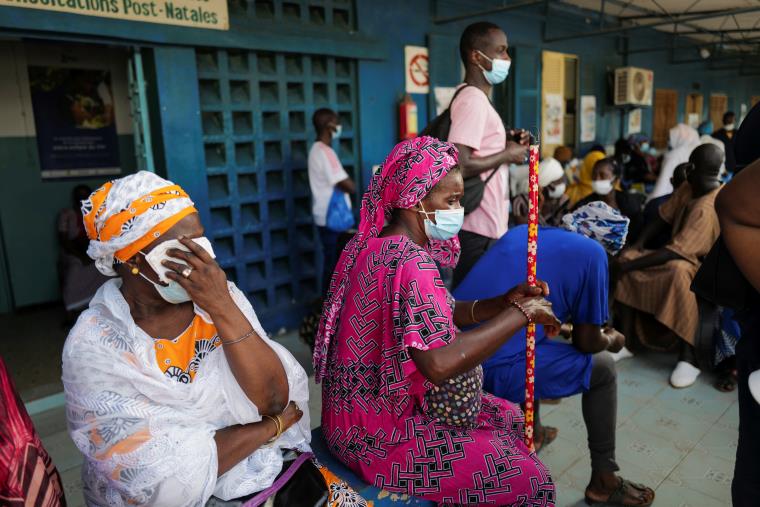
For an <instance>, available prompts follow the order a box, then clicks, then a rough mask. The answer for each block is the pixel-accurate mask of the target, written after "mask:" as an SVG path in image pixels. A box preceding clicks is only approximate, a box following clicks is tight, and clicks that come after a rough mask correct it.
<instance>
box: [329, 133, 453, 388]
mask: <svg viewBox="0 0 760 507" xmlns="http://www.w3.org/2000/svg"><path fill="white" fill-rule="evenodd" d="M458 160H459V152H458V151H457V149H456V148H455V147H454V145H453V144H451V143H447V142H444V141H439V140H438V139H435V138H433V137H416V138H414V139H410V140H408V141H403V142H401V143H399V144H397V145H396V146H395V147H394V148H393V150H392V151H391V153H390V155H388V158H386V159H385V162H384V163H383V165H382V167H381V168H380V170H378V172H377V173H376V174H375V175H374V176H373V177H372V180H371V181H370V183H369V188H367V192H366V193H365V194H364V198H363V199H362V209H361V220H360V222H359V231H358V232H357V233H356V235H355V236H354V237H353V238H352V239H351V241H349V242H348V245H346V248H345V249H344V250H343V253H342V254H341V256H340V260H339V261H338V264H337V266H336V267H335V273H334V274H333V277H332V281H331V282H330V290H329V291H328V293H327V299H326V301H325V305H324V308H323V311H322V320H321V321H320V323H319V330H318V332H317V337H316V343H315V347H314V372H315V379H316V381H317V382H320V381H321V380H322V376H323V375H324V373H325V368H326V361H327V352H328V350H329V348H330V340H331V339H332V337H333V336H334V335H335V333H336V332H337V331H338V327H337V324H338V315H339V314H340V310H341V308H342V307H343V302H344V299H345V294H346V289H347V287H348V284H349V282H350V279H349V273H350V272H351V269H353V267H354V263H355V262H356V258H357V257H358V256H359V253H360V252H361V251H362V250H364V248H365V247H366V246H367V241H368V240H370V239H372V238H376V237H378V236H379V235H380V232H381V231H382V230H383V227H384V225H385V220H386V219H389V218H390V216H391V212H392V210H393V209H395V208H399V209H409V208H411V207H412V206H414V205H415V204H417V203H418V202H420V201H421V200H422V199H423V198H424V197H425V196H427V195H428V194H429V193H430V191H431V190H432V189H433V187H434V186H435V185H436V184H437V183H438V182H439V181H441V179H443V177H444V176H446V175H447V174H448V173H449V171H450V170H451V168H452V167H454V166H456V165H457V162H458ZM441 243H447V244H446V245H443V244H441ZM428 251H429V252H431V254H432V255H434V258H436V259H438V260H440V261H443V262H444V263H446V264H449V265H451V264H456V260H457V258H458V252H459V241H458V240H457V239H456V238H454V239H453V240H450V241H447V242H437V244H434V243H431V244H429V245H428Z"/></svg>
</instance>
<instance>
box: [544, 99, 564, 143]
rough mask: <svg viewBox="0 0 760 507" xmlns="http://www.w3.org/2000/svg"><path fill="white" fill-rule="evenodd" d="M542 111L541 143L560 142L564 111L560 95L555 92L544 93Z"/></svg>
mask: <svg viewBox="0 0 760 507" xmlns="http://www.w3.org/2000/svg"><path fill="white" fill-rule="evenodd" d="M544 111H545V116H544V132H543V135H542V139H541V142H542V144H562V123H563V119H564V113H565V111H564V101H563V100H562V95H559V94H557V93H547V94H546V95H544Z"/></svg>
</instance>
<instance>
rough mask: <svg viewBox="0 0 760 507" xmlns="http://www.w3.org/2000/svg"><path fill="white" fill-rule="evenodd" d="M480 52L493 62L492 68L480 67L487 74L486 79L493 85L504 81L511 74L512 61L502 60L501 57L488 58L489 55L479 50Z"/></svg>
mask: <svg viewBox="0 0 760 507" xmlns="http://www.w3.org/2000/svg"><path fill="white" fill-rule="evenodd" d="M478 53H480V54H481V55H483V56H484V57H485V58H487V59H488V61H489V62H491V70H486V69H484V68H483V67H480V70H482V71H483V75H484V76H485V78H486V81H488V82H489V83H491V84H492V85H497V84H499V83H503V82H504V80H505V79H507V76H508V75H509V67H511V66H512V61H511V60H502V59H501V58H488V56H487V55H486V54H485V53H483V52H482V51H480V50H478Z"/></svg>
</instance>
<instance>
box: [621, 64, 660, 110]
mask: <svg viewBox="0 0 760 507" xmlns="http://www.w3.org/2000/svg"><path fill="white" fill-rule="evenodd" d="M653 85H654V72H652V71H651V70H648V69H640V68H638V67H622V68H620V69H615V105H616V106H627V105H634V106H651V105H652V87H653Z"/></svg>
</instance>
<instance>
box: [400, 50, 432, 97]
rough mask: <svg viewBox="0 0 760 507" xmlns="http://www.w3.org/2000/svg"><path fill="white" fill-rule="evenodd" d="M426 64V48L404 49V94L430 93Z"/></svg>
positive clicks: (428, 72)
mask: <svg viewBox="0 0 760 507" xmlns="http://www.w3.org/2000/svg"><path fill="white" fill-rule="evenodd" d="M428 62H429V60H428V49H427V48H426V47H422V46H405V47H404V63H405V64H404V69H405V71H406V93H428V92H429V91H430V71H429V69H428Z"/></svg>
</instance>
